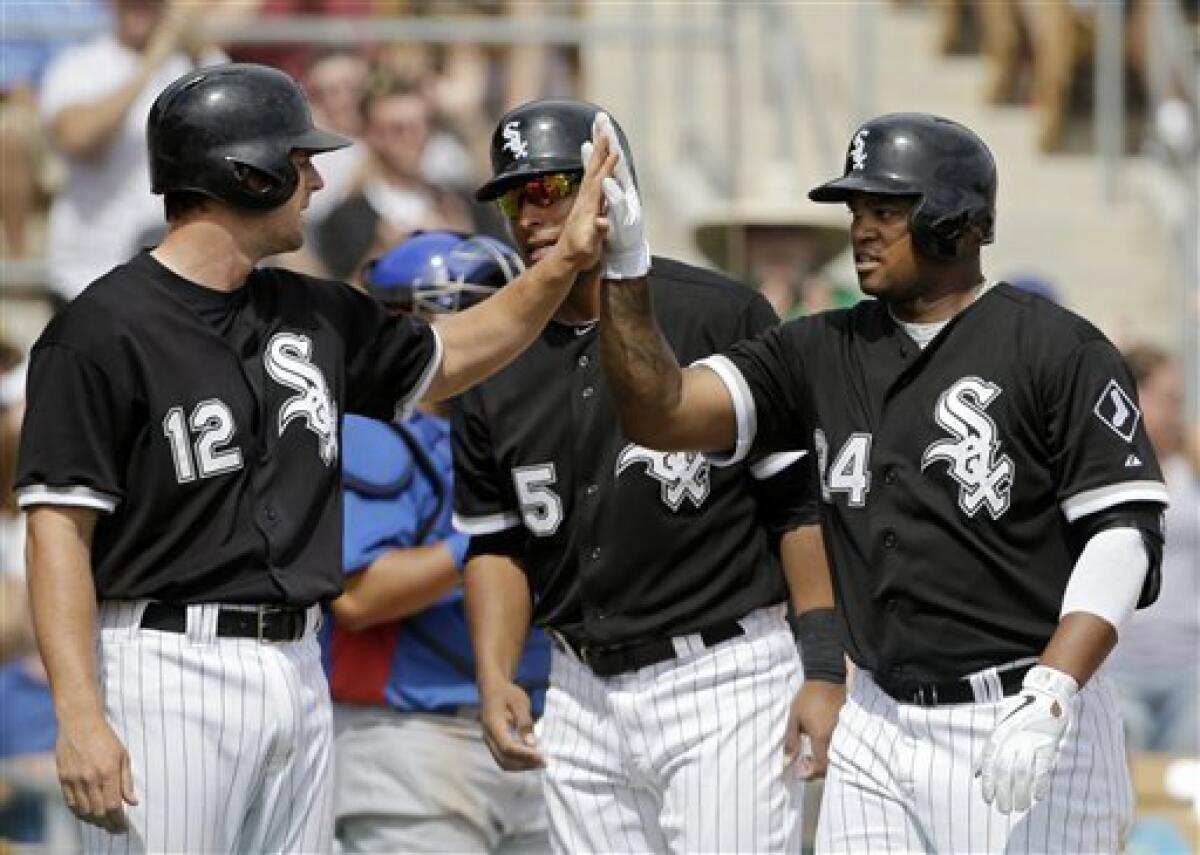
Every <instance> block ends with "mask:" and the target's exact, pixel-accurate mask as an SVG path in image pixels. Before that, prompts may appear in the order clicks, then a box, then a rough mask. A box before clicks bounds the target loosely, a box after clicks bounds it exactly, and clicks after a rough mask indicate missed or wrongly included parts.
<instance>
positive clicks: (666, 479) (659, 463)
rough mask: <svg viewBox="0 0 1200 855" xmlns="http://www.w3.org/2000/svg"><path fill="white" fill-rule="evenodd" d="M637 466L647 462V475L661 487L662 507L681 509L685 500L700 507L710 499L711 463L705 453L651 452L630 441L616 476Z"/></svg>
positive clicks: (619, 458) (620, 458)
mask: <svg viewBox="0 0 1200 855" xmlns="http://www.w3.org/2000/svg"><path fill="white" fill-rule="evenodd" d="M635 463H645V464H646V474H647V475H649V476H650V477H651V478H653V479H654V480H656V481H658V482H659V483H661V484H662V501H663V504H664V505H666V506H667V507H668V508H670V509H671V510H672V511H677V510H679V508H680V506H681V505H682V504H683V500H684V499H685V498H686V499H691V502H692V505H693V506H695V507H697V508H699V507H700V506H701V505H702V504H704V500H705V499H707V498H708V490H709V486H710V482H709V478H708V460H706V459H705V457H704V455H702V454H698V453H696V452H694V451H651V450H650V449H649V448H643V447H642V446H640V445H635V444H634V443H632V442H631V443H630V444H629V445H627V446H625V447H624V448H623V449H621V453H620V454H619V455H618V456H617V476H618V477H620V475H621V473H622V472H624V471H625V470H626V469H628V468H629V467H630V466H632V465H633V464H635Z"/></svg>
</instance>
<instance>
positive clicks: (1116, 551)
mask: <svg viewBox="0 0 1200 855" xmlns="http://www.w3.org/2000/svg"><path fill="white" fill-rule="evenodd" d="M1149 569H1150V555H1149V554H1148V553H1147V552H1146V544H1145V543H1144V542H1143V541H1142V533H1141V532H1140V531H1138V530H1137V529H1136V528H1106V529H1104V530H1103V531H1098V532H1096V533H1095V534H1094V535H1092V539H1091V540H1089V541H1088V542H1087V545H1086V546H1084V548H1083V552H1082V553H1080V555H1079V560H1078V561H1076V562H1075V569H1074V570H1072V571H1071V578H1070V580H1069V581H1068V582H1067V590H1066V593H1064V594H1063V603H1062V610H1061V611H1060V612H1059V616H1060V617H1061V616H1062V615H1065V614H1069V613H1070V612H1090V613H1091V614H1094V615H1096V616H1097V617H1101V618H1103V619H1104V620H1106V621H1108V622H1109V623H1111V624H1112V625H1113V626H1114V627H1116V629H1117V630H1120V629H1121V624H1123V623H1125V621H1127V620H1128V619H1129V616H1130V615H1132V614H1133V610H1134V607H1135V606H1136V605H1137V601H1138V596H1139V595H1140V594H1141V591H1142V582H1143V581H1144V580H1145V578H1146V571H1147V570H1149Z"/></svg>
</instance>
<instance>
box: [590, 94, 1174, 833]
mask: <svg viewBox="0 0 1200 855" xmlns="http://www.w3.org/2000/svg"><path fill="white" fill-rule="evenodd" d="M619 195H620V194H614V196H615V197H616V198H615V202H614V198H613V197H610V199H609V207H610V216H612V217H613V220H614V222H621V221H622V220H623V219H627V218H628V217H627V216H626V215H625V214H624V213H623V212H622V211H621V208H622V203H621V200H620V198H619ZM995 195H996V167H995V163H994V162H993V159H992V155H991V153H990V152H989V151H988V149H987V147H986V146H985V145H984V143H983V142H982V141H981V140H980V139H979V138H978V137H977V136H976V135H975V134H974V133H972V132H971V131H970V130H969V129H967V128H965V127H963V126H962V125H960V124H957V123H955V122H952V121H949V120H947V119H943V118H939V117H936V116H930V115H924V114H909V113H902V114H895V115H888V116H883V117H880V118H877V119H874V120H873V121H870V122H868V123H866V124H865V125H863V126H862V127H861V128H859V129H858V130H857V131H856V132H855V134H854V137H853V139H852V141H851V143H850V146H849V151H848V153H847V156H846V163H845V174H844V175H843V176H842V177H840V178H837V179H835V180H833V181H830V182H829V183H827V184H824V185H822V186H820V187H818V188H816V189H815V190H813V191H812V193H810V197H811V198H812V199H815V200H816V201H819V202H844V203H845V204H846V205H847V206H848V207H849V209H850V214H851V227H850V233H851V236H852V241H853V249H854V259H855V265H856V269H857V271H858V277H859V282H860V284H861V286H862V289H863V291H864V292H865V293H866V294H868V295H869V296H873V297H876V298H877V299H875V300H871V301H866V302H864V303H861V304H859V305H858V306H856V307H854V308H852V309H848V310H845V311H834V312H828V313H825V314H821V315H816V316H813V317H809V318H802V319H799V320H796V321H793V322H790V323H787V324H785V325H783V326H782V327H780V328H777V329H773V330H771V331H769V332H767V333H766V334H765V335H763V336H761V337H760V338H759V339H758V340H756V341H752V342H744V343H741V344H738V345H736V346H735V347H733V348H730V349H729V350H728V351H726V353H725V354H723V355H720V356H716V357H714V358H712V359H710V360H707V361H706V362H704V363H703V364H702V365H700V366H696V367H692V368H688V369H686V370H684V371H680V369H679V368H678V365H677V363H676V360H675V357H674V356H673V355H672V354H671V352H670V350H669V348H668V347H667V346H665V344H664V343H663V341H662V339H661V337H660V335H659V332H658V330H657V328H656V325H655V323H654V320H653V317H652V313H651V307H650V305H649V301H648V297H647V292H648V291H649V286H648V285H647V283H646V282H644V281H637V280H634V281H632V282H613V283H610V284H609V285H608V286H607V287H606V290H605V292H604V297H605V299H604V315H603V319H602V320H601V329H602V331H603V349H604V350H603V352H604V359H605V363H604V364H605V369H606V373H607V375H608V377H609V380H610V382H611V383H612V386H613V390H614V397H615V399H616V401H617V402H618V406H619V409H620V412H621V417H622V424H623V425H624V426H625V428H626V430H627V431H628V432H629V435H630V436H631V437H633V438H634V439H635V440H636V441H639V442H643V443H646V444H647V445H649V446H653V447H671V448H696V449H709V450H718V451H720V452H722V453H723V454H725V455H726V456H725V458H724V459H725V460H726V461H727V462H730V463H733V462H736V461H738V460H741V459H743V458H744V457H745V455H746V454H747V453H750V452H751V451H752V450H760V451H761V450H769V449H773V448H778V447H780V446H789V445H791V444H794V443H795V441H796V437H797V436H798V435H801V434H804V433H809V432H811V434H812V435H813V437H814V442H815V445H816V449H817V454H818V458H819V466H820V470H821V491H822V498H823V511H824V513H823V520H822V521H823V524H824V527H825V533H826V538H827V539H828V543H829V548H830V553H831V563H832V566H833V568H834V577H835V586H836V591H837V600H838V612H839V614H840V616H841V617H842V629H843V632H844V641H845V645H846V650H847V651H848V652H849V655H850V656H851V658H852V659H853V660H854V662H855V663H857V665H858V666H859V668H861V671H860V672H858V673H857V674H856V677H855V680H854V684H853V688H852V691H851V697H850V699H849V700H848V702H847V704H846V707H845V709H844V710H843V711H842V713H841V716H840V718H839V722H838V727H837V729H836V731H835V732H834V737H833V744H832V746H831V749H830V771H829V775H828V777H827V780H826V784H825V793H824V799H823V802H822V807H821V815H820V818H819V821H818V830H817V847H818V849H819V850H821V851H825V852H831V851H848V850H852V851H860V852H866V851H870V852H880V851H911V850H923V851H939V852H984V851H1002V850H1003V851H1013V850H1016V851H1056V852H1097V851H1109V852H1111V851H1116V849H1117V848H1118V847H1119V846H1120V839H1121V834H1122V831H1123V829H1124V828H1125V825H1126V823H1127V821H1128V819H1129V813H1130V788H1129V780H1128V777H1127V771H1126V766H1125V757H1124V752H1123V747H1122V737H1121V727H1120V721H1119V719H1118V716H1117V712H1116V707H1115V704H1114V700H1113V695H1112V692H1111V691H1110V689H1109V686H1108V685H1107V684H1106V683H1105V681H1104V680H1103V679H1102V678H1101V677H1098V676H1094V675H1095V673H1096V670H1097V668H1098V666H1099V665H1100V664H1101V662H1102V661H1103V660H1104V658H1105V656H1106V655H1107V654H1108V652H1109V650H1110V649H1111V648H1112V646H1113V644H1114V643H1115V642H1116V639H1117V632H1118V629H1119V628H1120V626H1121V624H1122V622H1123V621H1124V620H1125V619H1126V618H1127V617H1128V616H1129V615H1130V613H1131V612H1132V611H1133V610H1134V607H1135V604H1140V605H1143V606H1144V605H1147V604H1148V603H1150V602H1151V601H1152V600H1153V599H1154V597H1155V596H1156V590H1157V587H1158V579H1159V566H1158V565H1159V560H1160V556H1161V545H1162V532H1161V529H1160V523H1159V518H1160V513H1161V510H1162V508H1163V505H1164V504H1165V503H1166V491H1165V489H1164V487H1163V483H1162V479H1161V477H1160V474H1159V470H1158V464H1157V462H1156V461H1155V458H1154V453H1153V451H1152V449H1151V447H1150V445H1149V443H1148V441H1147V439H1146V435H1145V431H1144V429H1143V426H1142V423H1141V416H1140V413H1139V412H1138V408H1137V401H1136V398H1135V390H1134V386H1133V382H1132V380H1131V378H1130V375H1129V372H1128V370H1127V369H1126V366H1125V364H1124V362H1123V361H1122V360H1121V358H1120V356H1119V354H1118V353H1117V351H1116V350H1115V349H1114V348H1113V347H1112V345H1111V344H1109V342H1108V341H1106V340H1105V338H1104V336H1103V335H1101V334H1100V333H1099V332H1098V331H1097V330H1096V329H1095V328H1094V327H1092V326H1091V325H1090V324H1088V323H1087V322H1086V321H1084V320H1083V319H1081V318H1079V317H1077V316H1075V315H1073V314H1071V313H1070V312H1067V311H1065V310H1063V309H1060V308H1058V307H1057V306H1055V305H1053V304H1051V303H1049V302H1047V301H1046V300H1043V299H1040V298H1037V297H1034V296H1031V295H1028V294H1024V293H1022V292H1019V291H1017V290H1016V289H1013V288H1011V287H1009V286H1007V285H1004V284H997V285H994V286H993V287H990V288H988V287H986V286H985V280H984V277H983V274H982V272H981V265H980V247H981V246H982V245H984V244H986V243H989V242H990V241H991V240H992V235H993V222H994V218H995ZM624 207H626V208H627V207H628V206H624ZM663 320H664V321H665V320H666V316H665V313H663ZM681 356H683V357H684V358H690V355H689V354H681Z"/></svg>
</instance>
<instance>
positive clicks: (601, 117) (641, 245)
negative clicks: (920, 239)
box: [580, 113, 650, 279]
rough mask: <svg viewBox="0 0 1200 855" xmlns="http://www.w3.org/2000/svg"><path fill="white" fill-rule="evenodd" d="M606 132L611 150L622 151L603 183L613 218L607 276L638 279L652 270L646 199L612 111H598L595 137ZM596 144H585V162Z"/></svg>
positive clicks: (606, 250) (606, 253) (606, 249)
mask: <svg viewBox="0 0 1200 855" xmlns="http://www.w3.org/2000/svg"><path fill="white" fill-rule="evenodd" d="M602 135H603V136H606V137H608V147H609V150H610V151H615V152H618V160H617V167H616V169H614V170H613V174H612V175H611V176H609V177H608V178H605V179H604V184H603V188H604V200H605V202H607V207H608V220H609V230H608V238H607V240H605V242H604V273H603V276H604V278H605V279H638V278H640V277H642V276H645V275H646V274H647V273H648V272H649V271H650V245H649V244H648V243H646V226H645V220H644V218H643V216H642V200H641V197H639V196H638V191H637V187H636V186H635V185H634V183H633V171H632V170H630V168H629V159H628V154H627V152H626V151H625V149H624V148H623V147H622V146H621V142H620V140H619V139H618V138H617V131H616V129H615V128H614V127H613V123H612V119H610V118H609V117H608V113H597V114H596V118H595V119H594V120H593V121H592V139H593V140H598V139H600V137H601V136H602ZM593 147H594V146H593V144H592V143H591V142H585V143H584V144H583V145H582V146H581V148H580V152H581V154H582V156H583V162H584V163H587V162H589V161H590V160H591V159H592V149H593Z"/></svg>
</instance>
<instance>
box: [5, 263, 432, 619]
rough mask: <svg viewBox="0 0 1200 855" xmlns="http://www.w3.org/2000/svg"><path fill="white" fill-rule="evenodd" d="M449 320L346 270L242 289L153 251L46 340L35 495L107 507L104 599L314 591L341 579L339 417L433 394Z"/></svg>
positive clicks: (253, 282)
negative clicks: (222, 288) (372, 291)
mask: <svg viewBox="0 0 1200 855" xmlns="http://www.w3.org/2000/svg"><path fill="white" fill-rule="evenodd" d="M439 358H440V345H439V343H438V338H437V336H436V334H435V333H434V332H433V331H432V329H431V328H430V327H429V326H428V325H426V324H424V323H421V322H419V321H414V320H411V319H393V318H390V317H389V316H388V315H387V314H386V313H385V312H384V311H383V309H382V307H380V306H379V304H377V303H376V302H375V301H373V300H371V299H370V298H369V297H367V296H365V295H364V294H361V293H359V292H357V291H355V290H354V289H352V288H350V287H349V286H347V285H344V284H342V283H336V282H326V281H321V280H317V279H313V278H311V277H307V276H301V275H299V274H296V273H291V272H288V271H284V270H275V269H260V270H255V271H253V272H252V273H251V274H250V276H249V277H248V279H247V282H246V284H245V286H244V287H242V288H241V289H239V290H238V291H235V292H233V293H232V294H224V293H220V292H215V291H212V290H210V289H205V288H202V287H200V286H198V285H195V284H193V283H191V282H188V281H186V280H184V279H182V278H180V277H178V276H176V275H175V274H174V273H172V272H171V271H169V270H168V269H167V268H165V267H164V266H162V265H161V264H160V263H159V262H158V261H156V260H155V259H154V258H153V256H151V255H149V254H148V253H146V254H142V255H139V256H137V257H136V258H135V259H134V260H132V261H131V262H130V263H128V264H125V265H122V266H120V267H118V268H116V269H115V270H113V271H112V272H111V273H109V274H108V275H106V276H104V277H103V278H101V279H99V280H97V281H96V282H95V283H94V284H93V285H92V286H91V287H89V288H88V289H87V290H86V291H85V292H84V293H83V294H82V295H80V296H79V297H78V298H77V299H76V300H75V302H73V303H72V304H71V305H70V306H69V307H68V308H67V309H66V310H65V311H64V312H63V313H62V314H60V315H59V316H58V317H56V318H55V319H54V320H53V321H52V322H51V323H50V325H49V326H48V327H47V328H46V330H45V331H44V332H43V333H42V336H41V338H40V339H39V340H38V342H37V344H36V345H35V346H34V348H33V353H32V359H31V365H30V371H29V394H28V410H27V413H26V416H25V424H24V430H23V433H22V437H21V459H20V467H19V474H18V481H17V488H18V490H17V495H18V500H19V502H20V504H21V506H22V507H25V508H28V507H31V506H33V505H38V504H57V505H76V506H83V507H90V508H95V509H96V510H98V511H101V512H102V513H101V514H100V517H99V520H98V522H97V526H96V531H95V537H94V541H93V551H92V560H93V569H94V572H95V577H96V590H97V594H98V596H99V597H100V598H101V599H133V598H147V599H155V600H163V601H168V602H181V603H182V602H227V603H287V604H292V605H308V604H310V603H313V602H316V601H318V600H322V599H326V598H329V597H332V596H334V595H336V594H337V593H338V592H339V591H340V590H341V585H342V573H341V528H342V509H341V490H340V464H339V453H338V450H339V442H338V439H339V432H340V425H339V421H340V419H339V414H340V413H341V412H342V410H343V409H344V408H345V409H349V410H351V411H354V412H360V413H363V414H365V415H372V416H375V417H376V418H388V417H390V416H391V415H392V414H393V413H394V411H395V408H396V406H397V404H398V403H399V404H404V403H406V402H407V401H410V400H414V399H416V398H417V397H419V396H420V395H421V394H423V392H424V389H425V388H426V387H427V386H428V384H429V382H430V381H431V380H432V377H433V374H434V373H435V371H436V368H437V364H438V360H439Z"/></svg>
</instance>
